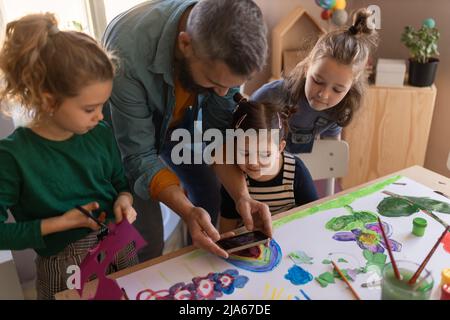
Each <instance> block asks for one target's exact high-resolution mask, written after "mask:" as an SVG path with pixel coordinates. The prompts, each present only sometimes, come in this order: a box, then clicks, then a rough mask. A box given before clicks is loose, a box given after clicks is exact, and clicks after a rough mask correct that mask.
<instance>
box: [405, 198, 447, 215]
mask: <svg viewBox="0 0 450 320" xmlns="http://www.w3.org/2000/svg"><path fill="white" fill-rule="evenodd" d="M406 198H408V199H409V200H411V201H412V202H414V203H415V204H417V206H418V207H420V208H422V209H425V210H428V211H437V212H440V213H447V214H450V204H448V203H446V202H442V201H438V200H434V199H430V198H428V197H421V198H420V197H406Z"/></svg>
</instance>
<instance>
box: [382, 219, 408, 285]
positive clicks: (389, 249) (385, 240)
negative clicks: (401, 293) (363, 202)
mask: <svg viewBox="0 0 450 320" xmlns="http://www.w3.org/2000/svg"><path fill="white" fill-rule="evenodd" d="M378 224H379V225H380V229H381V234H382V235H383V239H384V243H385V244H386V249H387V251H388V253H389V259H391V263H392V269H394V274H395V277H396V278H397V279H398V280H402V276H401V275H400V272H399V271H398V268H397V263H395V260H394V255H393V254H392V249H391V245H390V243H389V240H388V238H387V237H386V233H385V232H384V228H383V223H382V222H381V219H380V217H378Z"/></svg>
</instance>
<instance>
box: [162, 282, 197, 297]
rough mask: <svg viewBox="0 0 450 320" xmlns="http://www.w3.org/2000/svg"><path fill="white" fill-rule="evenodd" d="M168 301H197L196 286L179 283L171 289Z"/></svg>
mask: <svg viewBox="0 0 450 320" xmlns="http://www.w3.org/2000/svg"><path fill="white" fill-rule="evenodd" d="M169 292H170V295H169V296H168V297H167V300H172V299H173V300H195V286H194V285H192V283H189V284H187V285H186V284H185V283H184V282H179V283H177V284H174V285H173V286H172V287H170V289H169Z"/></svg>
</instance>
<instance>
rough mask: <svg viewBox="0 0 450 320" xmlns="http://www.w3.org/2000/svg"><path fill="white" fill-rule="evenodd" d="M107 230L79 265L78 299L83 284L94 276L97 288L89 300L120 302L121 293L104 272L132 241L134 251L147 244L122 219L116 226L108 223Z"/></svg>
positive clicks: (125, 220)
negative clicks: (100, 257)
mask: <svg viewBox="0 0 450 320" xmlns="http://www.w3.org/2000/svg"><path fill="white" fill-rule="evenodd" d="M108 228H109V233H108V235H107V236H106V237H105V238H104V239H103V240H102V241H100V243H99V244H98V245H97V246H96V247H94V248H92V249H90V250H89V252H88V254H87V255H86V257H85V258H84V260H83V261H82V262H81V264H80V271H81V288H80V289H77V291H78V294H79V295H80V297H81V296H82V293H83V289H84V285H85V283H86V282H88V281H89V278H90V277H91V276H92V275H94V274H95V275H96V276H97V279H98V286H97V290H96V292H95V295H94V297H93V298H90V299H89V300H120V299H121V298H122V297H123V292H122V290H121V289H120V287H119V286H118V284H117V282H116V281H115V280H113V279H109V278H107V277H106V271H107V269H108V267H109V265H110V264H111V263H112V262H113V261H114V257H115V256H116V254H117V253H118V252H119V251H120V250H122V249H123V248H125V247H126V246H127V245H129V244H130V243H131V242H132V241H134V244H135V247H136V251H137V250H139V249H140V248H142V247H143V246H145V245H146V244H147V242H146V241H145V240H144V239H143V238H142V236H141V235H140V234H139V232H138V231H137V230H136V229H135V228H134V227H133V226H132V225H131V224H130V223H129V222H128V220H127V219H123V220H122V221H121V222H120V223H118V224H115V223H110V224H109V225H108ZM100 254H103V257H102V260H101V261H100V262H99V259H98V257H99V255H100Z"/></svg>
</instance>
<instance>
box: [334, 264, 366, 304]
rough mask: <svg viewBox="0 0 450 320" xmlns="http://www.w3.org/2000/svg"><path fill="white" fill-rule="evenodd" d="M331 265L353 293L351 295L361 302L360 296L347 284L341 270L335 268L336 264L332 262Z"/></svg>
mask: <svg viewBox="0 0 450 320" xmlns="http://www.w3.org/2000/svg"><path fill="white" fill-rule="evenodd" d="M331 263H332V264H333V267H334V269H335V270H336V271H337V273H339V275H340V276H341V278H342V280H343V281H344V282H345V283H346V284H347V286H348V288H349V289H350V291H351V292H352V293H353V295H354V296H355V298H356V299H358V300H361V298H360V296H359V295H358V293H357V292H356V291H355V289H353V287H352V285H351V284H350V282H348V280H347V278H346V277H345V276H344V274H343V273H342V271H341V269H339V267H338V266H337V264H336V263H334V261H333V260H331Z"/></svg>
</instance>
